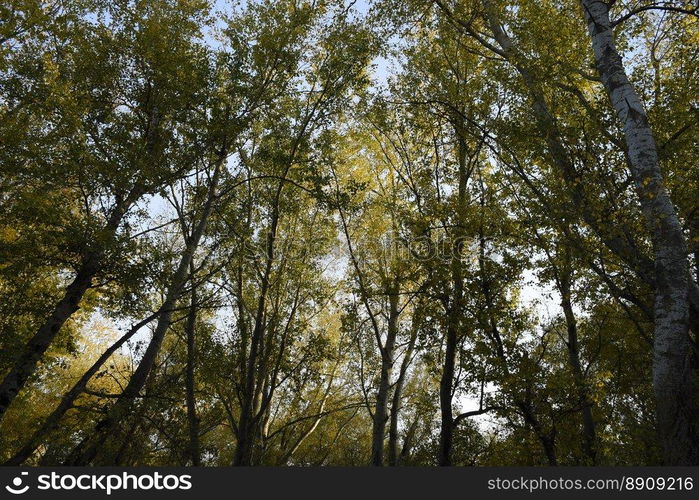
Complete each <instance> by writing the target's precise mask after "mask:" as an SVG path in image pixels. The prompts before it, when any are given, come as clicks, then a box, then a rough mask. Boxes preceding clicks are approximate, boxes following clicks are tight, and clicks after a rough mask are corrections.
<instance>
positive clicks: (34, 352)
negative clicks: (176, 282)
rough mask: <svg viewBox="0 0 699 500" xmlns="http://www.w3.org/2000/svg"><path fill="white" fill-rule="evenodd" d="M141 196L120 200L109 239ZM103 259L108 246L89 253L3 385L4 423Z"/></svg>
mask: <svg viewBox="0 0 699 500" xmlns="http://www.w3.org/2000/svg"><path fill="white" fill-rule="evenodd" d="M137 193H140V191H136V190H135V189H134V191H133V192H132V193H131V195H130V196H129V198H128V199H127V200H119V201H118V202H117V203H116V204H115V206H114V209H113V210H112V213H111V215H110V217H109V220H108V221H107V224H106V225H105V228H104V229H105V230H106V231H107V233H108V235H109V238H113V237H114V235H115V234H116V231H117V229H118V228H119V225H120V224H121V220H122V218H123V217H124V214H125V213H126V211H127V210H128V207H129V205H130V203H131V202H132V201H133V200H135V198H136V197H137ZM103 257H104V247H101V248H98V249H96V250H92V251H88V252H86V253H85V255H84V256H83V258H82V262H81V265H80V268H79V269H78V271H77V273H76V275H75V278H74V279H73V281H72V282H71V284H70V285H68V287H67V288H66V291H65V294H64V295H63V298H61V300H60V301H59V302H58V303H57V304H56V306H55V307H54V309H53V312H52V313H51V315H50V316H49V318H48V319H47V320H46V321H45V322H44V323H43V324H42V325H41V326H40V327H39V328H38V329H37V331H36V333H35V334H34V335H33V336H32V338H31V339H29V342H27V345H26V346H25V348H24V350H23V351H22V353H21V354H20V355H19V357H18V358H17V360H16V361H15V363H14V365H13V366H12V368H11V369H10V372H9V373H8V374H7V375H6V376H5V378H4V379H3V381H2V383H0V421H2V419H3V417H4V415H5V413H6V412H7V409H8V408H9V407H10V404H12V401H13V400H14V399H15V397H16V396H17V394H19V391H20V390H21V389H22V387H23V386H24V384H25V383H26V382H27V380H28V379H29V378H30V377H31V376H32V375H33V374H34V372H35V371H36V368H37V366H38V364H39V361H40V360H41V358H42V357H43V355H44V353H45V352H46V350H47V349H48V348H49V346H50V345H51V342H53V339H54V338H55V337H56V335H57V334H58V332H59V331H60V329H61V327H62V326H63V325H64V324H65V322H66V321H68V319H69V318H70V317H71V316H72V315H73V313H75V312H76V311H77V310H78V309H79V308H80V301H81V300H82V298H83V296H84V295H85V292H87V290H88V289H89V288H90V287H91V286H92V279H93V278H94V276H95V275H96V274H97V273H98V272H99V271H100V270H101V268H102V260H103Z"/></svg>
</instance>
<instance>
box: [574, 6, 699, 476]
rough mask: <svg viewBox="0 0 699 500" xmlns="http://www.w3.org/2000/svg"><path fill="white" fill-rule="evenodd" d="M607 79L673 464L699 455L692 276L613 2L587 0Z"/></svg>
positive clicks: (661, 425)
mask: <svg viewBox="0 0 699 500" xmlns="http://www.w3.org/2000/svg"><path fill="white" fill-rule="evenodd" d="M582 6H583V10H584V12H585V17H586V20H587V23H588V30H589V33H590V37H591V39H592V48H593V51H594V55H595V63H596V65H597V69H598V71H599V74H600V77H601V79H602V83H603V84H604V87H605V89H606V91H607V94H608V95H609V99H610V101H611V103H612V106H613V107H614V109H615V110H616V112H617V114H618V116H619V119H620V120H621V123H622V125H623V128H624V135H625V136H626V143H627V145H628V154H629V159H630V161H629V167H630V169H631V174H632V175H633V179H634V182H635V185H636V191H637V193H638V196H639V199H640V202H641V208H642V210H643V215H644V217H645V219H646V223H647V224H648V227H649V229H650V232H651V237H652V240H653V247H654V252H655V278H656V296H655V341H654V347H653V385H654V390H655V397H656V414H657V424H658V431H659V433H660V438H661V441H662V443H663V447H664V449H665V461H666V462H667V463H668V464H691V463H697V459H698V457H697V452H696V449H695V448H696V445H695V443H694V436H693V432H692V425H693V423H692V409H691V401H692V387H691V377H690V367H689V339H688V322H689V301H688V291H689V288H688V287H689V276H688V261H687V247H686V242H685V239H684V235H683V233H682V226H681V225H680V221H679V218H678V217H677V214H676V213H675V209H674V206H673V204H672V201H671V199H670V196H669V194H668V192H667V189H666V187H665V185H664V182H663V175H662V172H661V169H660V165H659V162H658V154H657V148H656V144H655V140H654V138H653V134H652V132H651V129H650V126H649V124H648V117H647V115H646V112H645V110H644V108H643V105H642V103H641V101H640V99H639V97H638V94H637V93H636V91H635V89H634V88H633V86H632V85H631V83H630V82H629V79H628V77H627V75H626V71H625V69H624V66H623V63H622V60H621V56H620V55H619V52H618V51H617V48H616V45H615V41H614V32H613V31H612V26H611V22H610V18H609V5H608V4H607V3H606V2H602V1H599V0H582Z"/></svg>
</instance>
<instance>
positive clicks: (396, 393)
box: [388, 314, 418, 467]
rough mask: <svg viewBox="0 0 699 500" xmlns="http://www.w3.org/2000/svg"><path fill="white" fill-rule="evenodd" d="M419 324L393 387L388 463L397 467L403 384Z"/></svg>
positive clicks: (414, 325) (409, 342) (411, 336)
mask: <svg viewBox="0 0 699 500" xmlns="http://www.w3.org/2000/svg"><path fill="white" fill-rule="evenodd" d="M413 321H416V320H415V315H414V314H413ZM417 332H418V324H417V322H415V324H413V325H412V329H411V332H410V340H408V347H407V349H406V350H405V353H404V354H403V361H402V362H401V365H400V371H399V373H398V379H397V380H396V385H395V387H394V388H393V401H392V402H391V422H390V424H389V430H388V465H390V466H392V467H395V466H396V465H398V462H399V459H400V456H399V454H398V417H399V416H400V411H401V409H402V401H403V386H404V385H405V378H406V376H407V373H408V367H409V366H410V362H411V361H412V357H413V350H414V349H415V342H416V341H417Z"/></svg>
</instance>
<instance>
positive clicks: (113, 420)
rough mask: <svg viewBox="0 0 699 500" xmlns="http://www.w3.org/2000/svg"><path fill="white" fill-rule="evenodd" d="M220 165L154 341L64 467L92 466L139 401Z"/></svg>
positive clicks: (200, 232) (208, 206)
mask: <svg viewBox="0 0 699 500" xmlns="http://www.w3.org/2000/svg"><path fill="white" fill-rule="evenodd" d="M222 165H223V159H221V160H220V162H219V163H218V164H217V165H216V168H215V170H214V174H213V177H212V180H211V184H210V185H209V192H208V195H207V200H206V203H205V204H204V207H203V210H202V214H201V218H200V220H199V222H198V224H197V226H196V228H195V229H194V231H193V232H192V235H191V236H190V238H189V241H187V243H186V246H185V249H184V252H183V253H182V256H181V258H180V262H179V264H178V266H177V270H176V271H175V274H174V275H173V277H172V280H171V282H170V287H169V289H168V291H167V294H166V296H165V301H164V302H163V305H162V307H161V314H160V316H159V318H158V324H157V325H156V327H155V331H154V332H153V337H152V338H151V341H150V343H149V344H148V347H147V348H146V352H145V353H144V354H143V357H142V358H141V361H140V362H139V364H138V368H136V371H135V372H134V374H133V375H132V376H131V378H130V379H129V383H128V384H127V385H126V388H125V389H124V391H123V392H122V393H121V394H120V395H119V397H118V399H117V400H116V402H115V403H114V404H113V405H112V407H111V408H110V409H109V410H108V411H107V415H106V416H105V417H104V418H103V419H102V420H100V421H99V422H98V423H97V425H96V426H95V433H94V435H93V436H90V437H89V438H87V439H85V440H84V441H83V442H81V443H80V444H79V445H78V446H76V448H75V449H73V451H72V452H71V454H70V456H69V457H68V459H67V460H66V463H65V465H87V464H90V463H91V462H93V461H94V460H95V458H96V457H97V455H98V454H99V453H100V451H101V448H102V447H103V445H104V443H105V442H106V441H107V440H108V439H109V438H110V437H112V436H116V435H118V428H119V425H120V423H121V421H122V420H123V419H124V418H125V417H127V416H128V414H129V411H130V410H131V407H132V406H133V404H134V400H135V399H136V398H137V397H138V394H139V393H140V392H141V390H142V389H143V387H144V385H145V383H146V380H147V379H148V375H149V374H150V372H151V369H152V368H153V366H154V365H155V361H156V358H157V356H158V353H159V352H160V347H161V345H162V343H163V339H164V338H165V333H166V332H167V330H168V329H169V327H170V323H171V321H172V311H173V309H174V307H175V303H176V302H177V300H178V299H179V297H180V294H181V292H182V288H183V287H184V285H185V283H186V282H187V278H188V272H189V266H190V262H191V261H192V258H193V257H194V252H195V251H196V249H197V247H198V246H199V241H200V240H201V237H202V235H203V234H204V230H205V229H206V225H207V222H208V219H209V215H210V214H211V209H212V206H213V201H214V198H215V191H216V186H217V184H218V179H219V177H220V172H221V168H222Z"/></svg>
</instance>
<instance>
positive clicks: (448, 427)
mask: <svg viewBox="0 0 699 500" xmlns="http://www.w3.org/2000/svg"><path fill="white" fill-rule="evenodd" d="M453 124H454V131H455V135H456V140H457V148H456V156H457V161H458V167H459V171H458V181H459V187H458V193H457V196H458V202H457V208H456V210H457V220H456V228H455V230H454V234H453V237H454V241H453V242H452V245H451V252H452V255H451V281H452V287H453V290H452V297H451V302H450V303H449V305H448V308H447V332H446V339H445V340H446V345H445V352H444V364H443V366H442V376H441V379H440V381H439V407H440V413H441V415H440V418H441V428H440V433H439V455H438V458H437V461H438V463H439V465H440V466H449V465H451V448H452V444H453V440H454V427H455V424H454V411H453V409H452V398H453V396H454V368H455V365H456V348H457V345H458V341H459V323H460V320H459V319H460V317H461V314H462V311H461V309H462V307H463V304H462V302H463V294H464V283H463V269H462V265H461V251H462V245H463V244H464V231H465V224H466V217H465V210H466V205H467V203H468V199H467V192H466V190H467V187H468V179H469V177H470V172H469V171H468V162H467V154H468V151H467V145H466V142H465V133H464V130H463V118H462V116H461V115H460V116H458V117H456V118H455V119H454V122H453Z"/></svg>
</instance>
